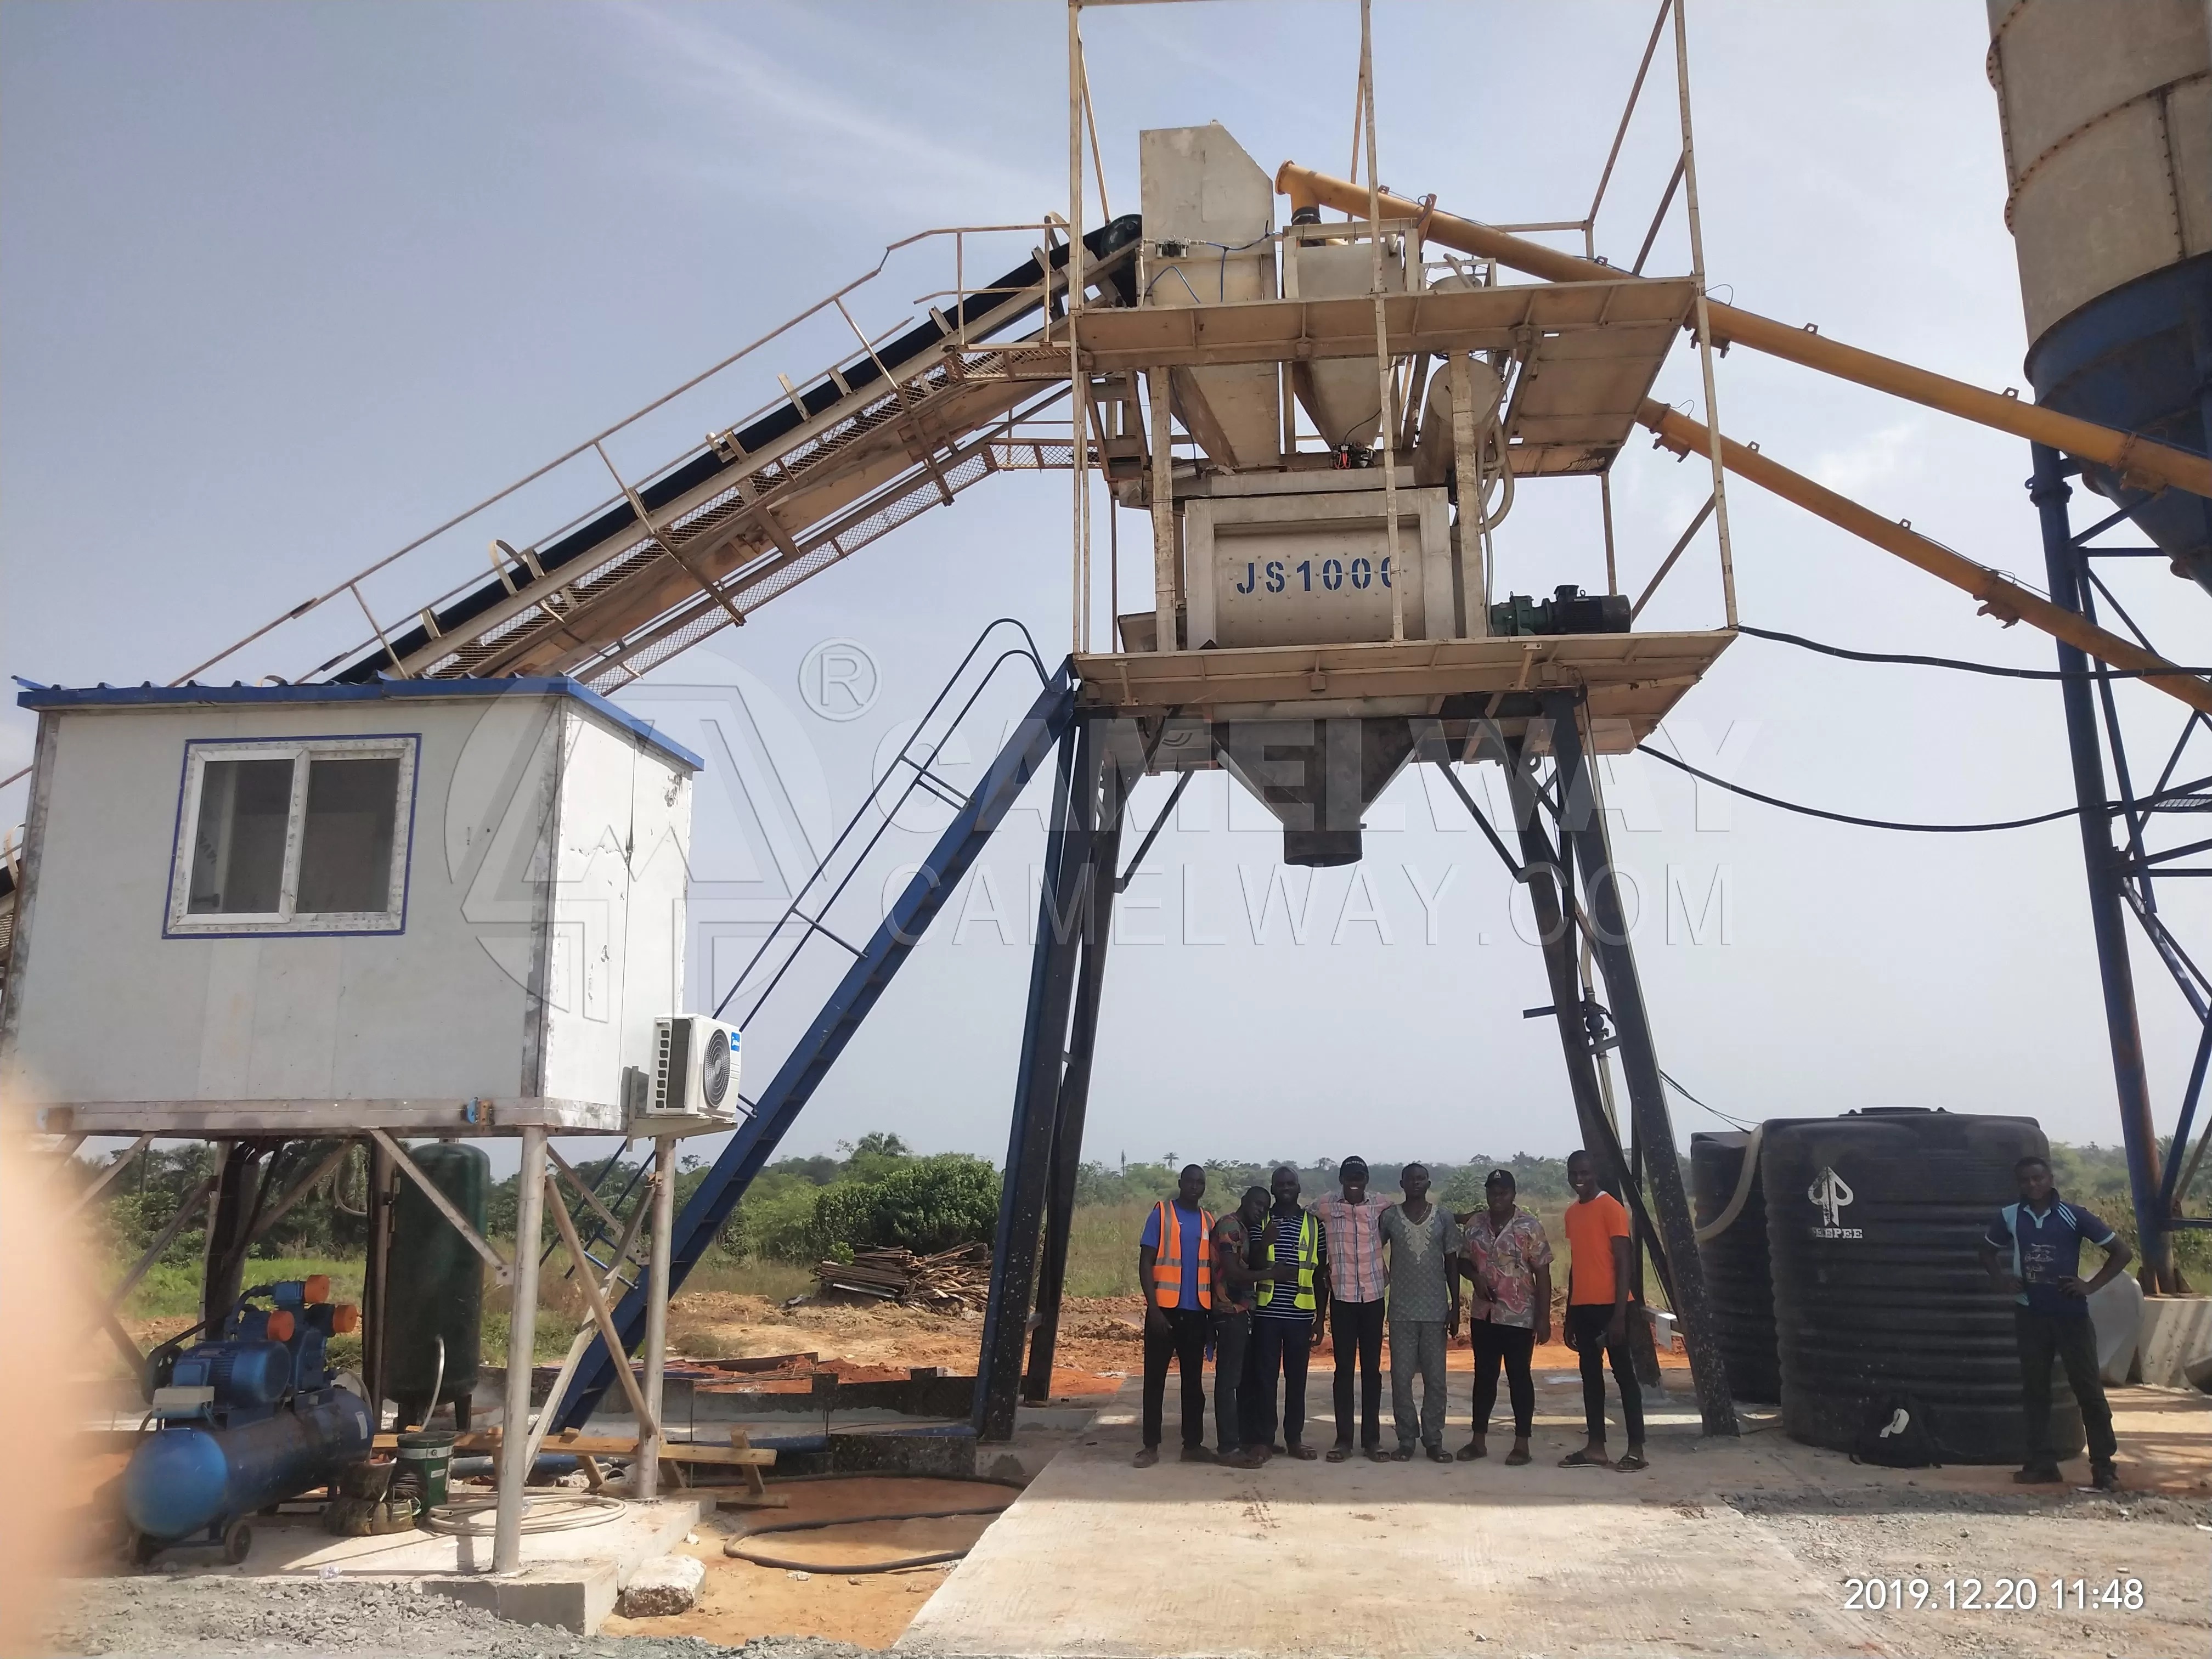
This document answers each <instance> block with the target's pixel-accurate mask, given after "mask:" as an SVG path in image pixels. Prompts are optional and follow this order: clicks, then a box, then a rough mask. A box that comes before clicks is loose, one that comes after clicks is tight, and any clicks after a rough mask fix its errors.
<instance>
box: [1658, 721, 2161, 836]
mask: <svg viewBox="0 0 2212 1659" xmlns="http://www.w3.org/2000/svg"><path fill="white" fill-rule="evenodd" d="M1636 751H1637V753H1638V754H1639V755H1649V756H1650V757H1651V758H1652V759H1654V760H1656V761H1664V762H1665V763H1667V764H1668V765H1669V766H1671V767H1673V768H1674V769H1675V770H1676V771H1678V772H1687V773H1688V774H1689V775H1691V776H1692V777H1693V778H1695V779H1697V780H1698V781H1699V782H1700V783H1710V784H1711V785H1712V786H1713V787H1715V788H1717V789H1725V790H1727V791H1728V792H1729V793H1730V794H1732V795H1741V796H1742V797H1743V798H1744V799H1746V800H1755V801H1757V802H1759V805H1762V806H1778V807H1780V808H1781V809H1782V810H1783V811H1785V812H1798V813H1802V814H1803V815H1804V816H1805V817H1808V818H1826V819H1827V820H1828V821H1829V822H1830V823H1849V824H1854V825H1856V826H1857V827H1858V828H1859V829H1897V830H1903V831H1905V832H1907V833H1910V834H1912V835H1919V836H1973V835H1980V834H1983V833H1984V832H1986V831H1989V830H1992V829H2029V828H2031V827H2033V825H2035V824H2039V823H2057V821H2058V820H2059V819H2060V818H2071V817H2080V816H2081V808H2080V807H2078V806H2062V807H2061V808H2059V809H2058V811H2055V812H2039V813H2038V814H2037V815H2036V816H2035V817H2027V818H2006V819H2003V820H2002V821H2001V822H1999V823H1894V822H1893V821H1892V820H1890V819H1888V818H1863V817H1855V816H1853V815H1852V814H1851V813H1849V812H1831V811H1826V809H1824V808H1821V807H1818V806H1804V805H1799V804H1798V803H1797V802H1796V801H1788V800H1779V799H1776V798H1775V797H1774V796H1772V795H1762V794H1760V793H1759V791H1757V790H1756V789H1747V788H1745V787H1743V786H1742V785H1741V784H1740V783H1730V782H1729V781H1728V780H1727V779H1725V778H1717V777H1715V776H1714V775H1712V774H1711V773H1710V772H1704V771H1700V770H1699V769H1698V768H1696V767H1694V766H1692V765H1691V764H1690V763H1688V762H1687V761H1680V760H1676V759H1675V758H1674V757H1673V756H1672V755H1670V754H1668V753H1667V751H1666V750H1663V749H1654V748H1653V747H1652V746H1651V745H1650V744H1648V743H1639V744H1637V745H1636ZM2154 799H2155V798H2154ZM2144 804H2145V805H2148V803H2144Z"/></svg>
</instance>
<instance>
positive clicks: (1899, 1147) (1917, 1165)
mask: <svg viewBox="0 0 2212 1659" xmlns="http://www.w3.org/2000/svg"><path fill="white" fill-rule="evenodd" d="M1763 1139H1764V1145H1763V1146H1761V1148H1760V1153H1759V1179H1760V1182H1761V1183H1762V1184H1763V1186H1764V1187H1765V1195H1766V1236H1767V1243H1768V1248H1769V1251H1770V1254H1771V1264H1772V1271H1773V1274H1774V1313H1775V1328H1776V1333H1777V1335H1778V1338H1779V1340H1780V1352H1781V1359H1782V1426H1783V1428H1784V1430H1785V1431H1787V1432H1788V1433H1789V1434H1790V1437H1792V1438H1794V1439H1797V1440H1802V1441H1806V1442H1808V1443H1810V1444H1813V1445H1815V1446H1828V1447H1832V1448H1833V1449H1837V1450H1838V1451H1847V1450H1849V1449H1850V1445H1851V1442H1852V1440H1853V1438H1854V1437H1856V1435H1857V1432H1858V1431H1859V1428H1860V1426H1861V1425H1862V1424H1863V1422H1864V1420H1865V1419H1866V1416H1867V1413H1868V1412H1869V1409H1870V1408H1871V1407H1873V1406H1875V1404H1876V1403H1878V1402H1883V1401H1887V1400H1888V1399H1889V1398H1890V1397H1891V1396H1893V1395H1911V1396H1913V1397H1914V1398H1915V1399H1917V1400H1918V1401H1920V1402H1921V1403H1922V1404H1923V1406H1924V1407H1927V1408H1928V1409H1929V1412H1930V1413H1931V1414H1932V1415H1933V1416H1934V1418H1935V1419H1936V1430H1937V1431H1938V1433H1939V1434H1940V1435H1941V1437H1942V1441H1943V1443H1944V1445H1945V1446H1946V1448H1947V1449H1948V1461H1949V1462H1960V1463H2018V1462H2022V1461H2023V1460H2024V1459H2025V1457H2026V1455H2027V1435H2026V1429H2025V1426H2024V1425H2023V1423H2022V1420H2021V1383H2020V1361H2019V1358H2018V1353H2017V1350H2016V1348H2015V1342H2014V1338H2013V1306H2014V1304H2013V1301H2012V1298H2011V1297H2009V1296H2008V1295H2007V1294H2005V1292H2003V1291H2000V1290H1998V1289H1997V1288H1996V1286H1995V1285H1992V1284H1991V1283H1990V1277H1989V1275H1988V1274H1987V1273H1984V1271H1983V1270H1982V1266H1981V1263H1980V1261H1979V1260H1978V1255H1977V1249H1978V1243H1979V1241H1980V1239H1981V1238H1982V1236H1983V1235H1984V1232H1986V1231H1987V1230H1988V1227H1989V1225H1990V1219H1991V1218H1992V1217H1993V1216H1995V1214H1996V1212H1997V1211H1998V1210H1999V1209H2000V1208H2001V1207H2002V1206H2004V1205H2007V1204H2009V1203H2012V1202H2014V1201H2015V1200H2017V1199H2018V1198H2019V1196H2020V1188H2019V1183H2018V1182H2017V1180H2016V1179H2015V1176H2014V1173H2013V1165H2014V1163H2015V1160H2017V1159H2019V1158H2026V1157H2027V1156H2029V1155H2030V1154H2033V1155H2034V1156H2035V1157H2038V1158H2041V1157H2045V1156H2047V1155H2048V1153H2049V1151H2050V1146H2049V1144H2048V1143H2047V1142H2046V1141H2045V1139H2044V1135H2043V1131H2042V1130H2041V1129H2040V1128H2039V1127H2037V1125H2036V1122H2035V1120H2034V1119H2033V1118H2026V1117H1975V1116H1966V1115H1954V1114H1953V1113H1950V1112H1938V1111H1926V1110H1922V1109H1905V1108H1900V1109H1875V1110H1868V1111H1863V1112H1853V1113H1850V1114H1849V1115H1845V1116H1843V1117H1838V1118H1825V1119H1814V1120H1805V1119H1797V1120H1792V1121H1775V1122H1772V1123H1769V1124H1767V1125H1766V1126H1765V1135H1764V1137H1763ZM2051 1434H2052V1437H2053V1438H2054V1439H2055V1441H2056V1442H2057V1448H2058V1453H2059V1455H2061V1456H2062V1457H2071V1456H2073V1455H2075V1454H2076V1453H2078V1452H2079V1451H2080V1450H2081V1446H2082V1433H2081V1411H2080V1409H2079V1408H2078V1407H2076V1406H2075V1403H2074V1397H2073V1395H2071V1394H2070V1393H2069V1392H2068V1391H2067V1389H2066V1388H2065V1385H2064V1381H2063V1372H2062V1373H2060V1374H2059V1376H2057V1378H2056V1379H2054V1390H2053V1404H2052V1411H2051Z"/></svg>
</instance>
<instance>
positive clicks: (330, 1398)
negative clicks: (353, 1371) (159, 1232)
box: [123, 1344, 374, 1543]
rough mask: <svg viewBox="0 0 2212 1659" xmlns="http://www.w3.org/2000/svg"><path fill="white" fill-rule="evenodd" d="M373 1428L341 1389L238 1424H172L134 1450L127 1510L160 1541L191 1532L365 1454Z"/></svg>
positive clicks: (355, 1399)
mask: <svg viewBox="0 0 2212 1659" xmlns="http://www.w3.org/2000/svg"><path fill="white" fill-rule="evenodd" d="M269 1346H272V1347H273V1346H277V1345H276V1344H270V1345H269ZM373 1432H374V1431H373V1430H372V1429H371V1427H370V1425H369V1420H368V1406H367V1405H366V1404H364V1403H363V1401H362V1399H361V1397H360V1396H359V1395H354V1394H349V1393H348V1392H347V1391H346V1390H344V1389H329V1390H327V1391H326V1393H325V1397H324V1398H323V1399H322V1400H321V1401H319V1402H317V1403H314V1404H300V1405H295V1407H292V1408H291V1409H289V1410H282V1411H276V1412H275V1413H272V1414H271V1415H270V1416H268V1417H264V1418H263V1419H261V1420H260V1421H258V1422H254V1423H246V1424H244V1425H240V1426H236V1427H231V1428H217V1427H214V1426H211V1425H204V1424H197V1423H172V1424H169V1425H166V1426H164V1427H162V1428H160V1429H157V1430H155V1431H154V1432H153V1433H151V1434H149V1435H146V1436H144V1437H143V1438H141V1439H140V1441H139V1442H138V1443H137V1447H136V1448H135V1449H133V1451H132V1453H131V1462H130V1463H129V1464H128V1465H127V1466H126V1467H125V1470H124V1478H123V1509H124V1513H125V1516H128V1517H129V1519H130V1522H131V1526H132V1527H134V1528H137V1532H138V1533H139V1534H141V1535H142V1536H143V1537H145V1538H147V1539H149V1540H152V1541H155V1542H158V1543H171V1542H174V1541H179V1540H181V1539H186V1538H191V1537H193V1536H195V1535H196V1534H200V1533H202V1532H204V1531H205V1530H206V1529H207V1528H210V1527H212V1526H215V1525H216V1523H218V1522H226V1521H233V1520H235V1519H237V1518H239V1517H240V1516H249V1515H252V1513H253V1512H254V1511H255V1510H258V1509H261V1508H263V1507H264V1506H265V1505H267V1504H274V1503H276V1502H278V1501H279V1500H281V1499H283V1498H290V1497H293V1496H295V1494H297V1493H299V1492H301V1491H303V1490H305V1489H306V1488H307V1487H309V1486H314V1485H316V1484H318V1483H319V1481H321V1480H326V1479H328V1478H329V1477H330V1474H331V1471H333V1470H335V1469H336V1468H337V1467H338V1466H340V1465H341V1464H343V1463H346V1462H351V1461H352V1460H353V1459H355V1458H357V1457H362V1456H365V1455H368V1449H369V1442H370V1438H371V1436H372V1434H373Z"/></svg>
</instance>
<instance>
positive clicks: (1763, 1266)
mask: <svg viewBox="0 0 2212 1659" xmlns="http://www.w3.org/2000/svg"><path fill="white" fill-rule="evenodd" d="M1690 1179H1691V1189H1692V1195H1691V1202H1692V1206H1694V1210H1695V1220H1696V1223H1697V1229H1698V1260H1699V1262H1700V1263H1701V1264H1702V1265H1703V1266H1704V1267H1705V1291H1706V1294H1707V1295H1708V1296H1709V1297H1711V1300H1712V1310H1713V1328H1714V1330H1715V1332H1716V1333H1717V1334H1718V1336H1719V1339H1720V1350H1721V1364H1723V1367H1724V1368H1725V1369H1726V1370H1727V1372H1728V1380H1729V1393H1730V1394H1732V1395H1735V1397H1736V1398H1737V1399H1738V1400H1747V1401H1754V1402H1756V1403H1759V1404H1761V1405H1770V1406H1771V1405H1773V1404H1774V1403H1776V1402H1777V1401H1779V1400H1780V1399H1781V1398H1782V1370H1781V1360H1780V1358H1779V1357H1778V1353H1777V1351H1776V1343H1775V1335H1774V1275H1773V1273H1772V1271H1771V1269H1770V1268H1769V1267H1768V1265H1767V1255H1766V1195H1765V1191H1764V1190H1763V1189H1762V1188H1761V1187H1760V1185H1759V1146H1758V1138H1757V1137H1756V1136H1755V1135H1752V1134H1739V1133H1728V1134H1694V1135H1692V1136H1691V1137H1690Z"/></svg>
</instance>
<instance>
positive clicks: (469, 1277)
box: [384, 1141, 491, 1426]
mask: <svg viewBox="0 0 2212 1659" xmlns="http://www.w3.org/2000/svg"><path fill="white" fill-rule="evenodd" d="M408 1156H410V1158H413V1159H414V1160H415V1163H416V1167H417V1168H419V1169H420V1170H422V1173H423V1174H424V1175H426V1176H429V1178H430V1179H431V1180H432V1181H433V1182H435V1183H436V1184H437V1188H438V1190H439V1191H440V1192H441V1193H443V1194H445V1195H446V1196H447V1198H448V1199H450V1200H453V1207H454V1208H455V1209H457V1210H459V1212H461V1214H462V1215H464V1216H465V1217H466V1218H468V1223H469V1225H471V1227H474V1228H475V1229H476V1230H477V1232H478V1233H479V1234H481V1233H482V1232H483V1231H484V1218H485V1206H486V1203H487V1201H488V1199H489V1192H490V1184H491V1160H490V1159H489V1158H486V1157H485V1156H484V1154H483V1152H482V1151H480V1150H479V1149H478V1148H477V1147H474V1146H463V1145H461V1144H459V1143H458V1142H453V1141H440V1142H437V1143H435V1144H434V1145H431V1146H414V1147H410V1148H409V1149H408ZM388 1271H389V1273H390V1279H389V1288H388V1290H387V1291H386V1315H385V1343H386V1347H385V1356H386V1357H385V1362H384V1363H385V1373H384V1395H385V1397H386V1399H388V1400H391V1401H395V1402H396V1403H397V1404H398V1407H399V1413H400V1420H401V1421H402V1422H404V1423H421V1422H425V1421H427V1420H428V1419H429V1417H430V1414H431V1413H433V1412H434V1411H435V1410H436V1409H437V1407H439V1405H440V1404H441V1403H442V1402H443V1401H448V1400H450V1401H453V1402H454V1404H455V1408H456V1409H457V1410H458V1411H459V1412H461V1413H465V1412H466V1410H467V1401H468V1398H469V1395H470V1394H471V1392H472V1391H473V1390H474V1389H475V1388H476V1385H477V1365H478V1363H479V1358H480V1348H479V1343H480V1334H479V1327H480V1325H481V1323H482V1321H483V1262H482V1261H481V1259H480V1258H478V1256H477V1253H476V1252H475V1251H474V1250H473V1249H471V1248H470V1247H469V1243H468V1241H467V1240H465V1239H464V1238H463V1237H461V1235H460V1233H459V1231H457V1230H456V1229H455V1228H454V1226H453V1223H452V1222H450V1221H448V1220H447V1219H446V1218H445V1217H444V1216H442V1215H441V1214H440V1213H439V1212H438V1210H437V1207H436V1206H435V1205H433V1204H432V1203H431V1202H430V1200H428V1199H427V1198H425V1197H424V1196H423V1195H422V1188H419V1187H417V1186H416V1184H415V1183H414V1182H411V1181H403V1182H400V1185H399V1199H398V1204H397V1206H395V1214H394V1217H393V1225H392V1255H391V1258H390V1267H389V1270H388ZM441 1340H443V1342H444V1344H445V1362H444V1371H443V1377H442V1380H441V1376H440V1366H439V1352H438V1345H439V1342H440V1341H441ZM432 1389H435V1390H436V1391H437V1398H436V1399H435V1400H434V1399H432V1398H431V1391H432ZM463 1426H465V1423H464V1424H463Z"/></svg>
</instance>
